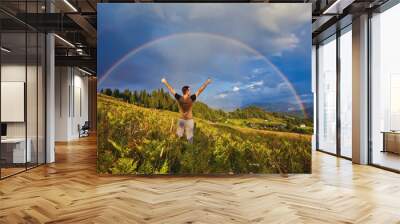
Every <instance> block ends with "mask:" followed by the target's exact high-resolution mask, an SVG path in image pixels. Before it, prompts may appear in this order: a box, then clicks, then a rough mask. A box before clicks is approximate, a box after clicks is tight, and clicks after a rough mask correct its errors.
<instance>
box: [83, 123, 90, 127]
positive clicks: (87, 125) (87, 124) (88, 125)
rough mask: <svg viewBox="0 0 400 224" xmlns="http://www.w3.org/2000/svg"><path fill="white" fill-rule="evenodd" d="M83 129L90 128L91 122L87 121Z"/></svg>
mask: <svg viewBox="0 0 400 224" xmlns="http://www.w3.org/2000/svg"><path fill="white" fill-rule="evenodd" d="M82 128H90V123H89V121H85V124H83V126H82Z"/></svg>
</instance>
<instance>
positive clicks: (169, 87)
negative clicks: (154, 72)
mask: <svg viewBox="0 0 400 224" xmlns="http://www.w3.org/2000/svg"><path fill="white" fill-rule="evenodd" d="M161 82H162V83H164V85H165V86H166V87H167V88H168V90H169V91H170V92H171V94H172V95H173V96H175V93H176V92H175V90H174V88H172V86H171V85H170V84H169V83H168V82H167V80H166V79H164V78H163V79H161Z"/></svg>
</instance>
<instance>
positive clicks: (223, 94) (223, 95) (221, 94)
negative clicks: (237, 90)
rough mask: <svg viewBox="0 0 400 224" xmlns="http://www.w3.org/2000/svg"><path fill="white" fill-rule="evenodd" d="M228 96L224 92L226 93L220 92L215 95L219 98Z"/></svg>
mask: <svg viewBox="0 0 400 224" xmlns="http://www.w3.org/2000/svg"><path fill="white" fill-rule="evenodd" d="M227 96H228V94H226V93H220V94H219V95H217V98H219V99H224V98H226V97H227Z"/></svg>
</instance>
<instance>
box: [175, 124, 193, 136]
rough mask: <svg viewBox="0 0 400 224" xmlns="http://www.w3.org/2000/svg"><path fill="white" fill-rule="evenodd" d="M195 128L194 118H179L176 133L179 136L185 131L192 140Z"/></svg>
mask: <svg viewBox="0 0 400 224" xmlns="http://www.w3.org/2000/svg"><path fill="white" fill-rule="evenodd" d="M193 128H194V121H193V119H190V120H184V119H179V120H178V128H177V130H176V134H177V135H178V136H179V137H182V136H183V133H184V132H185V133H186V138H187V140H192V138H193Z"/></svg>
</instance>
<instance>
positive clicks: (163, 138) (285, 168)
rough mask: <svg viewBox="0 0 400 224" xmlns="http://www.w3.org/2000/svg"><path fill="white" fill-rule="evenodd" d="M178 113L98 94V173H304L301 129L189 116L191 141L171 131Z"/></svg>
mask: <svg viewBox="0 0 400 224" xmlns="http://www.w3.org/2000/svg"><path fill="white" fill-rule="evenodd" d="M178 117H179V114H178V113H175V112H171V111H164V110H157V109H149V108H143V107H139V106H135V105H132V104H128V103H124V102H122V101H120V100H116V99H114V98H112V97H108V96H104V95H102V94H99V95H98V163H97V170H98V172H99V173H111V174H214V173H234V174H240V173H309V172H310V168H311V142H310V137H309V136H307V135H300V134H292V133H286V134H285V133H282V132H280V133H273V132H264V131H260V130H254V129H250V128H246V129H244V128H241V127H236V126H234V125H229V124H219V123H213V122H209V121H207V120H203V119H198V118H195V123H196V125H195V131H194V132H195V134H194V142H193V144H190V143H188V142H187V140H186V139H184V138H178V137H177V136H176V134H175V132H176V123H177V119H178Z"/></svg>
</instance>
